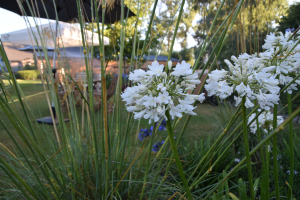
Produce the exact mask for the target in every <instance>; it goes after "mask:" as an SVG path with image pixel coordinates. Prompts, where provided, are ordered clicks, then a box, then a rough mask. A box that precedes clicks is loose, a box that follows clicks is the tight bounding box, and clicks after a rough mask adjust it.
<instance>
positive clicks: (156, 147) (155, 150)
mask: <svg viewBox="0 0 300 200" xmlns="http://www.w3.org/2000/svg"><path fill="white" fill-rule="evenodd" d="M164 143H165V141H161V142H157V143H155V144H153V147H152V151H153V152H154V153H157V152H158V151H159V149H160V147H161V146H162V145H163V144H164Z"/></svg>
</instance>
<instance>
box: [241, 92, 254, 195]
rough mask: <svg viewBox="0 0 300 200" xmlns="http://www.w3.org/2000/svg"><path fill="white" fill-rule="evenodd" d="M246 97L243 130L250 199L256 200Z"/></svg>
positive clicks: (243, 107) (244, 99) (243, 106)
mask: <svg viewBox="0 0 300 200" xmlns="http://www.w3.org/2000/svg"><path fill="white" fill-rule="evenodd" d="M245 102H246V96H243V101H242V109H243V130H244V143H245V152H246V160H247V168H248V177H249V187H250V197H251V200H254V187H253V178H252V171H251V163H250V155H249V139H248V128H247V113H246V112H247V110H246V106H245Z"/></svg>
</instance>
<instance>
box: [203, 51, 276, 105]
mask: <svg viewBox="0 0 300 200" xmlns="http://www.w3.org/2000/svg"><path fill="white" fill-rule="evenodd" d="M231 60H232V61H233V62H234V64H232V63H231V62H230V61H229V60H225V63H226V64H227V65H228V67H229V69H230V71H225V70H224V69H222V70H214V71H212V72H211V73H210V74H208V77H209V78H208V79H207V81H206V82H207V84H206V85H205V89H206V90H207V92H208V95H209V96H212V95H217V96H219V97H220V98H221V99H225V98H226V97H228V96H229V95H231V94H232V93H233V92H234V91H236V92H237V94H238V96H235V97H234V99H235V100H236V106H238V105H239V104H240V103H241V101H242V97H244V96H245V97H246V102H245V106H246V107H247V108H250V107H253V106H254V103H253V100H254V99H257V100H258V103H259V104H260V107H261V108H263V109H266V110H269V109H270V106H273V104H278V101H279V95H278V93H279V90H280V88H279V87H278V83H279V82H278V80H277V79H275V78H274V77H272V74H271V73H269V70H270V68H265V67H264V65H262V64H260V63H259V58H257V57H255V55H252V56H250V55H248V54H242V55H240V56H239V57H238V58H236V57H235V56H232V57H231Z"/></svg>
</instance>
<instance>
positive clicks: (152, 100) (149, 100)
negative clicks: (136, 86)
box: [143, 95, 157, 108]
mask: <svg viewBox="0 0 300 200" xmlns="http://www.w3.org/2000/svg"><path fill="white" fill-rule="evenodd" d="M143 100H144V103H143V105H144V106H146V108H149V107H156V102H157V100H156V97H153V96H152V95H147V96H144V97H143Z"/></svg>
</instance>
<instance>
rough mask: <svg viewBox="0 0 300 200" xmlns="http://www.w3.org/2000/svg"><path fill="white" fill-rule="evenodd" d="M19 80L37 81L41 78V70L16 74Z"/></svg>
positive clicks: (23, 71)
mask: <svg viewBox="0 0 300 200" xmlns="http://www.w3.org/2000/svg"><path fill="white" fill-rule="evenodd" d="M15 76H16V78H17V79H24V80H36V79H40V78H41V71H40V70H22V71H18V72H17V73H16V75H15Z"/></svg>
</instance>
